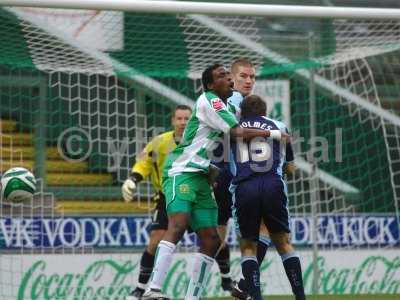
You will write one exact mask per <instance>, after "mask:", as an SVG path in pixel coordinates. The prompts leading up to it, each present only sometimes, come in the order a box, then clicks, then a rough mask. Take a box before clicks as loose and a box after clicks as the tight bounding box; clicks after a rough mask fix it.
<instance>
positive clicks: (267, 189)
mask: <svg viewBox="0 0 400 300" xmlns="http://www.w3.org/2000/svg"><path fill="white" fill-rule="evenodd" d="M233 203H234V216H233V218H234V222H235V228H236V230H237V234H238V235H239V236H240V237H242V238H245V239H248V240H254V241H257V240H258V237H259V231H260V223H261V220H263V221H264V223H265V225H266V226H267V228H268V230H269V231H270V232H273V233H275V232H276V233H278V232H287V233H290V229H289V211H288V207H287V206H288V199H287V195H286V184H285V183H284V182H283V180H282V179H281V178H280V177H278V176H274V177H268V176H256V177H253V178H251V179H248V180H245V181H242V182H240V183H239V184H238V185H237V187H236V190H235V193H234V196H233Z"/></svg>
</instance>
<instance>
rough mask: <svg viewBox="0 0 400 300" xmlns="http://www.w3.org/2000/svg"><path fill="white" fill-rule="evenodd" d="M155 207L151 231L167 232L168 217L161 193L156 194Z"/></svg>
mask: <svg viewBox="0 0 400 300" xmlns="http://www.w3.org/2000/svg"><path fill="white" fill-rule="evenodd" d="M155 197H156V198H157V205H156V207H155V208H154V213H153V218H152V222H151V225H150V231H151V230H167V229H168V215H167V208H166V205H165V196H164V194H163V193H158V195H156V196H155Z"/></svg>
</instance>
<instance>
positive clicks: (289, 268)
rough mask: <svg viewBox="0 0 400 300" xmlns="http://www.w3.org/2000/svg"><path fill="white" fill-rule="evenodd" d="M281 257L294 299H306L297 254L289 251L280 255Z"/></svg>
mask: <svg viewBox="0 0 400 300" xmlns="http://www.w3.org/2000/svg"><path fill="white" fill-rule="evenodd" d="M281 258H282V262H283V266H284V267H285V271H286V275H287V277H288V279H289V282H290V285H291V286H292V291H293V294H294V295H295V297H296V300H304V299H306V296H305V294H304V286H303V278H302V274H301V264H300V259H299V256H298V255H297V254H296V253H295V252H290V253H286V254H283V255H281Z"/></svg>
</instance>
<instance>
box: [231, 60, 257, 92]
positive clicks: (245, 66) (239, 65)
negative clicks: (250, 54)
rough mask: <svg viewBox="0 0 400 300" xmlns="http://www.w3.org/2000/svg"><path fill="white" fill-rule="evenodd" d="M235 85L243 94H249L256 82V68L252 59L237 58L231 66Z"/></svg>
mask: <svg viewBox="0 0 400 300" xmlns="http://www.w3.org/2000/svg"><path fill="white" fill-rule="evenodd" d="M231 74H232V80H233V86H234V88H235V90H237V91H239V92H240V93H241V94H242V95H243V96H248V95H250V94H251V91H252V90H253V87H254V83H255V82H256V69H255V67H254V65H253V64H252V62H251V61H249V60H248V59H245V58H240V59H237V60H235V61H234V62H233V63H232V66H231Z"/></svg>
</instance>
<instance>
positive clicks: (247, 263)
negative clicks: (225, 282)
mask: <svg viewBox="0 0 400 300" xmlns="http://www.w3.org/2000/svg"><path fill="white" fill-rule="evenodd" d="M242 273H243V276H244V280H245V281H246V286H247V293H248V294H249V295H250V296H251V299H252V300H261V299H262V296H261V287H260V268H259V266H258V262H257V258H256V257H255V256H243V257H242Z"/></svg>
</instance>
